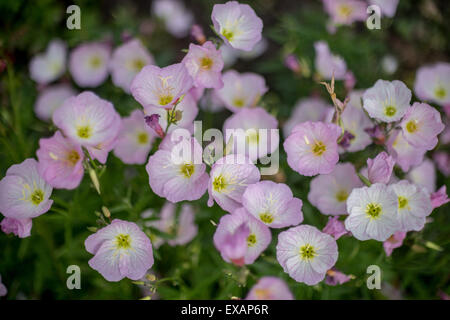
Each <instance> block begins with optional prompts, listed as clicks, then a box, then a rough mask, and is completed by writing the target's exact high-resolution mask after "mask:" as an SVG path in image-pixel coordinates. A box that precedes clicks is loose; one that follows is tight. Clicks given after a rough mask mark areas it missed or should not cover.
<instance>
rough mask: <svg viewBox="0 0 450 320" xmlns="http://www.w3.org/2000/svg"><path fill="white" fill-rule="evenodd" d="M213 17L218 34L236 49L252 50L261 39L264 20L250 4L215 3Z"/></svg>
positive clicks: (234, 2) (233, 2) (235, 2)
mask: <svg viewBox="0 0 450 320" xmlns="http://www.w3.org/2000/svg"><path fill="white" fill-rule="evenodd" d="M211 19H212V21H213V24H214V29H215V31H216V32H217V34H218V35H219V36H220V37H221V38H222V40H223V41H224V42H225V43H227V44H229V45H231V46H232V47H233V48H235V49H240V50H244V51H251V50H252V49H253V47H254V46H255V44H256V43H258V42H259V41H260V40H261V33H262V29H263V22H262V20H261V19H260V18H259V17H258V16H257V15H256V13H255V11H253V9H252V8H251V7H250V6H249V5H248V4H240V3H238V2H237V1H228V2H227V3H225V4H215V5H214V7H213V10H212V14H211Z"/></svg>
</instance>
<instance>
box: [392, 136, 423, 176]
mask: <svg viewBox="0 0 450 320" xmlns="http://www.w3.org/2000/svg"><path fill="white" fill-rule="evenodd" d="M387 149H388V152H389V154H390V155H391V156H393V157H394V159H395V163H396V164H398V165H399V166H400V168H402V170H403V171H404V172H408V171H409V169H410V168H411V167H414V166H417V165H419V164H421V163H422V161H423V157H424V155H425V153H426V152H427V150H425V149H424V148H418V147H414V146H412V145H410V144H409V143H408V141H406V139H405V138H404V136H403V134H402V132H401V131H400V130H393V131H392V132H391V135H390V137H389V139H388V141H387Z"/></svg>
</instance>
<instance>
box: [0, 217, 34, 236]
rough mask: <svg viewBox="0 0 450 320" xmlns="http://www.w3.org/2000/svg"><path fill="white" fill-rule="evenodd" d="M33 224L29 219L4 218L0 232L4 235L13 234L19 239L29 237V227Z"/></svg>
mask: <svg viewBox="0 0 450 320" xmlns="http://www.w3.org/2000/svg"><path fill="white" fill-rule="evenodd" d="M32 225H33V222H32V220H31V219H30V218H26V219H14V218H7V217H6V218H4V219H3V220H2V222H1V223H0V226H1V228H2V231H3V232H4V233H6V234H9V233H13V234H15V235H16V236H18V237H19V238H26V237H29V236H30V234H31V227H32Z"/></svg>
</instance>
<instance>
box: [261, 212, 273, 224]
mask: <svg viewBox="0 0 450 320" xmlns="http://www.w3.org/2000/svg"><path fill="white" fill-rule="evenodd" d="M259 218H260V219H261V221H262V222H264V223H272V222H273V220H274V217H273V216H272V215H271V214H270V213H268V212H265V213H261V214H260V215H259Z"/></svg>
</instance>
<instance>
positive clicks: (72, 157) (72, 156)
mask: <svg viewBox="0 0 450 320" xmlns="http://www.w3.org/2000/svg"><path fill="white" fill-rule="evenodd" d="M66 159H67V161H68V162H69V163H70V164H71V165H72V166H74V165H76V164H77V162H78V160H80V155H79V154H78V152H77V150H72V151H70V152H68V153H67V156H66Z"/></svg>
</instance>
